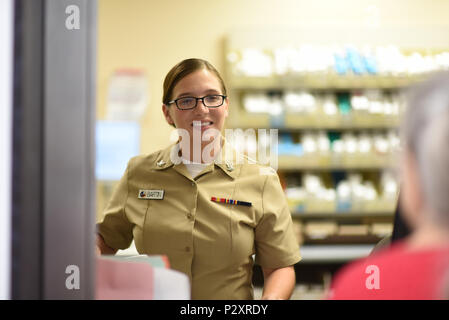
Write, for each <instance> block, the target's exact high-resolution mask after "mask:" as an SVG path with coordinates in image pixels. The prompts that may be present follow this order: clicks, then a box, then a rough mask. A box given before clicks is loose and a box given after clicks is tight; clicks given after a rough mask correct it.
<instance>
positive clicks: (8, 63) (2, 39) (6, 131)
mask: <svg viewBox="0 0 449 320" xmlns="http://www.w3.org/2000/svg"><path fill="white" fill-rule="evenodd" d="M0 44H1V47H2V50H0V70H2V72H0V300H4V299H9V298H10V278H11V197H12V196H11V183H12V177H11V172H12V168H11V157H12V65H13V64H12V62H13V58H12V53H13V1H11V0H7V1H0Z"/></svg>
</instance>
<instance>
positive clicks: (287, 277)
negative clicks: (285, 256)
mask: <svg viewBox="0 0 449 320" xmlns="http://www.w3.org/2000/svg"><path fill="white" fill-rule="evenodd" d="M262 271H263V276H264V282H265V284H264V287H263V293H262V300H288V299H290V297H291V295H292V292H293V289H294V287H295V282H296V276H295V269H294V268H293V266H290V267H285V268H278V269H271V268H264V267H262Z"/></svg>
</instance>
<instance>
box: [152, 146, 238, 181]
mask: <svg viewBox="0 0 449 320" xmlns="http://www.w3.org/2000/svg"><path fill="white" fill-rule="evenodd" d="M177 154H179V144H178V143H174V144H172V145H170V146H168V147H167V148H165V149H163V150H161V152H159V154H158V155H157V157H156V161H155V163H154V164H153V165H152V167H153V169H155V170H165V169H168V168H170V167H172V166H175V167H176V168H177V169H178V170H181V171H182V172H184V171H186V170H184V169H186V168H185V166H184V164H183V163H182V161H181V159H180V158H179V156H177ZM239 159H240V160H241V159H244V156H242V155H241V154H239V153H237V151H236V150H235V149H234V148H233V147H232V146H231V145H230V144H229V143H228V142H226V141H225V142H224V144H223V147H222V148H221V152H220V155H219V156H218V157H217V158H216V159H215V160H214V164H215V166H216V167H218V168H220V169H221V170H222V171H223V172H224V173H225V174H226V175H228V176H229V177H230V178H232V179H235V178H236V177H237V175H238V171H240V166H239V164H241V163H242V162H241V161H239ZM181 167H182V168H181ZM212 170H213V167H211V168H208V169H207V171H206V172H204V174H205V173H207V172H210V171H212ZM186 172H187V171H186Z"/></svg>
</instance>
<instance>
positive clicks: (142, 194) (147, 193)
mask: <svg viewBox="0 0 449 320" xmlns="http://www.w3.org/2000/svg"><path fill="white" fill-rule="evenodd" d="M138 198H139V199H146V200H162V199H164V190H139V196H138Z"/></svg>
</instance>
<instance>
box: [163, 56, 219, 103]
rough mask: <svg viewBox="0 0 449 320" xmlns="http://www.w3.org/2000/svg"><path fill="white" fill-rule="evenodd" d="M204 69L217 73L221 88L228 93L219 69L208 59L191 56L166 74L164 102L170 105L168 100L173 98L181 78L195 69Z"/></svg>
mask: <svg viewBox="0 0 449 320" xmlns="http://www.w3.org/2000/svg"><path fill="white" fill-rule="evenodd" d="M203 69H207V70H209V71H210V72H212V73H213V74H215V76H216V77H217V78H218V81H220V84H221V90H222V91H223V94H224V95H226V87H225V84H224V81H223V79H222V78H221V76H220V73H219V72H218V71H217V69H215V68H214V66H213V65H211V64H210V63H209V62H207V61H206V60H203V59H196V58H191V59H186V60H183V61H181V62H179V63H178V64H177V65H175V66H174V67H173V68H172V69H171V70H170V71H169V72H168V73H167V75H166V76H165V80H164V94H163V96H162V103H164V104H165V105H168V102H169V101H171V100H172V95H173V89H174V88H175V86H176V85H177V84H178V82H179V81H180V80H181V79H183V78H184V77H186V76H188V75H189V74H191V73H193V72H195V71H198V70H203Z"/></svg>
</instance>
